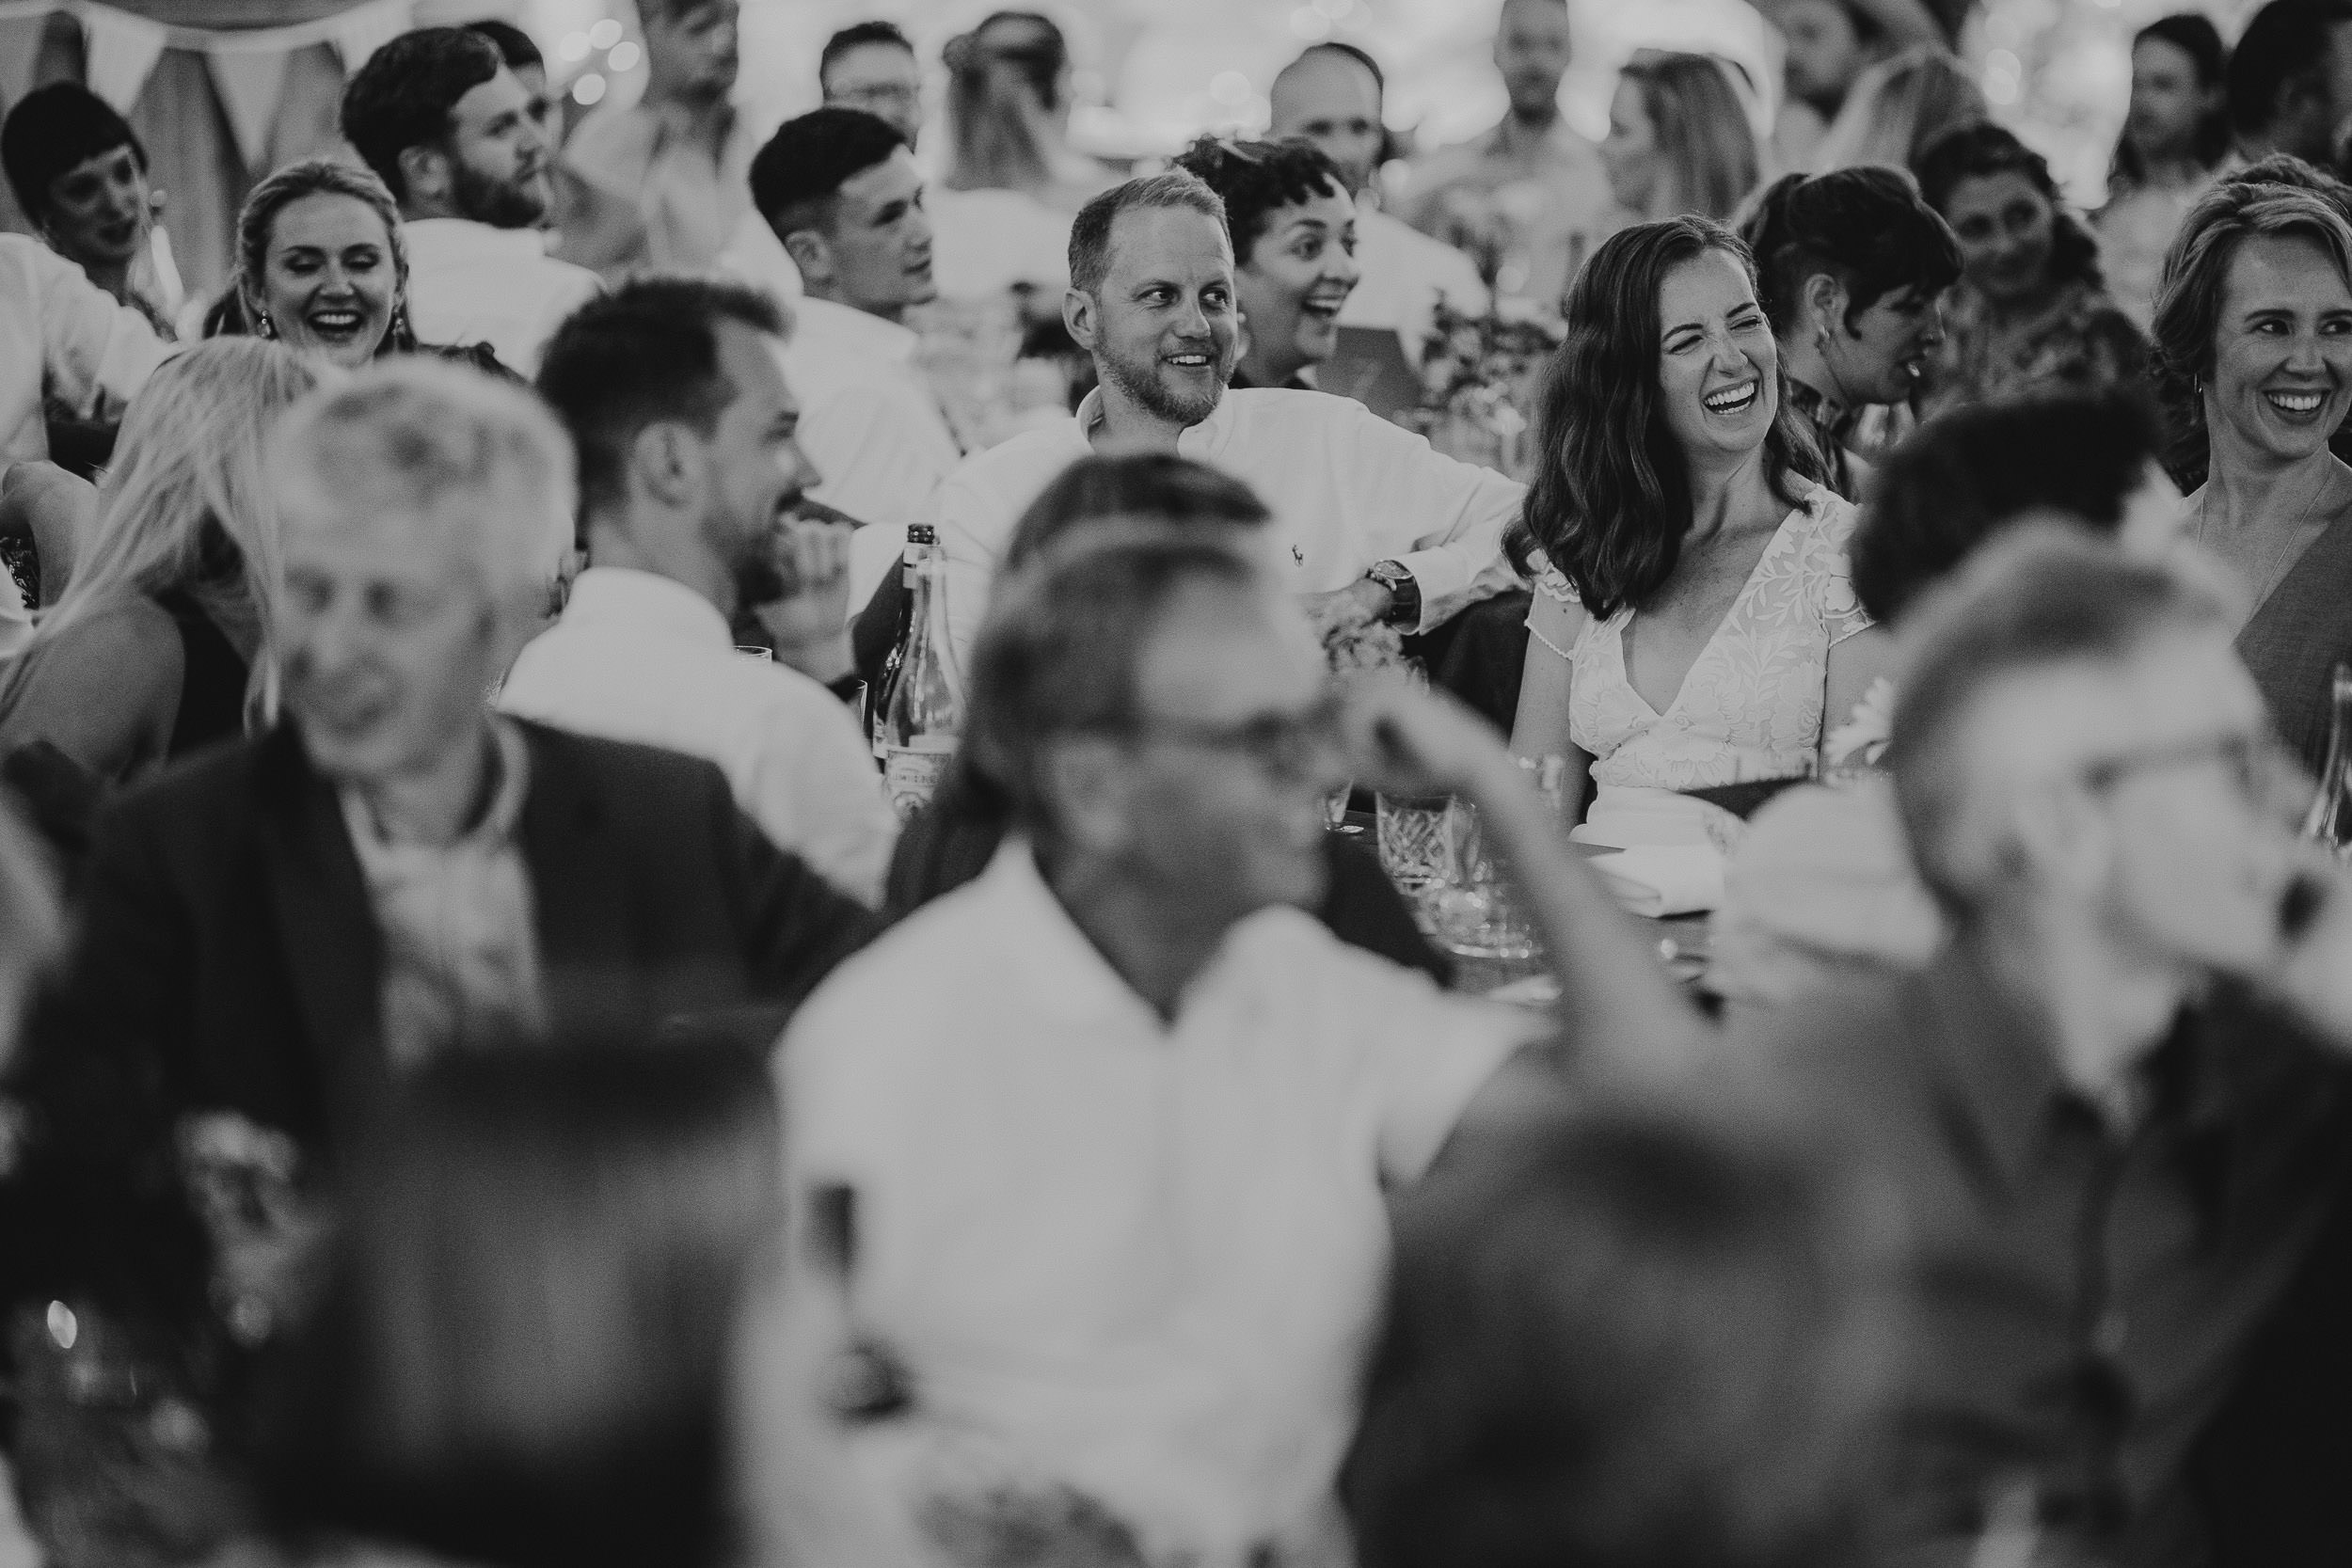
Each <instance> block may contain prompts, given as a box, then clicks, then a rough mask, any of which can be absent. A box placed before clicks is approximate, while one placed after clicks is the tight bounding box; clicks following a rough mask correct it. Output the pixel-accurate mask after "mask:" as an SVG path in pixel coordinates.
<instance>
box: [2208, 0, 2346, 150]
mask: <svg viewBox="0 0 2352 1568" xmlns="http://www.w3.org/2000/svg"><path fill="white" fill-rule="evenodd" d="M2346 22H2352V14H2347V13H2346V12H2345V10H2344V8H2343V7H2342V6H2341V5H2338V4H2336V3H2334V0H2268V3H2267V4H2265V5H2264V6H2263V7H2262V8H2260V9H2258V10H2256V11H2255V12H2254V14H2253V15H2252V16H2251V17H2249V18H2248V19H2247V23H2246V26H2245V27H2244V29H2243V30H2241V31H2240V32H2239V34H2238V36H2237V40H2236V42H2235V43H2234V44H2233V45H2232V47H2231V50H2230V64H2229V69H2228V71H2227V73H2226V74H2227V81H2226V87H2227V96H2228V106H2229V111H2230V129H2231V133H2232V135H2233V137H2234V139H2235V141H2236V144H2237V153H2238V156H2240V157H2241V158H2245V159H2248V160H2249V161H2258V160H2260V159H2262V158H2265V157H2267V156H2270V155H2272V154H2275V153H2285V154H2287V155H2288V156H2290V157H2295V158H2300V159H2302V160H2303V161H2304V162H2305V163H2308V164H2312V165H2315V166H2319V167H2322V168H2325V167H2328V166H2331V165H2333V164H2334V162H2335V159H2336V149H2337V134H2338V131H2339V129H2340V128H2341V127H2342V126H2343V124H2344V119H2345V117H2346V116H2347V115H2352V99H2348V98H2347V97H2346V87H2347V86H2352V84H2346V83H2344V82H2343V81H2341V80H2339V79H2338V77H2337V75H2336V71H2335V63H2336V60H2337V58H2338V57H2339V55H2340V52H2341V51H2343V50H2344V49H2345V48H2346V47H2347V46H2352V38H2347V37H2346V35H2345V33H2344V24H2345V23H2346Z"/></svg>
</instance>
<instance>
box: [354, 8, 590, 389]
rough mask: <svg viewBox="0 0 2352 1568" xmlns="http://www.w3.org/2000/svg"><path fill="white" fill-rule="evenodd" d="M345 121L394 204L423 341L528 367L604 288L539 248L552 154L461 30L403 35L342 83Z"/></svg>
mask: <svg viewBox="0 0 2352 1568" xmlns="http://www.w3.org/2000/svg"><path fill="white" fill-rule="evenodd" d="M342 128H343V135H344V137H345V139H347V140H348V141H349V142H350V143H351V145H352V146H354V147H356V148H358V150H359V156H360V157H362V158H364V159H366V160H367V164H368V166H369V167H370V168H372V169H373V170H375V172H376V174H377V175H378V176H379V177H381V178H382V180H383V182H384V183H385V184H387V185H389V187H391V192H392V195H393V196H394V197H395V198H398V200H399V202H400V214H401V218H402V220H403V221H402V225H401V229H402V233H403V236H404V237H405V240H406V241H407V247H408V318H409V321H410V323H411V325H414V326H415V327H416V329H417V337H418V339H419V340H420V341H423V342H425V343H428V344H431V345H434V346H437V347H438V346H455V345H462V344H469V343H488V344H489V345H490V347H491V349H492V350H493V351H494V352H496V354H497V355H498V356H499V358H500V360H501V362H502V363H504V364H505V365H506V366H507V368H508V369H510V370H513V371H516V372H519V373H521V374H523V375H530V374H532V373H533V372H536V371H537V370H538V368H539V351H540V350H541V348H542V347H544V346H545V345H546V343H547V341H548V335H549V334H551V333H553V332H554V330H555V328H556V326H557V325H558V324H559V323H561V322H562V321H563V320H564V317H566V316H568V315H570V314H571V313H572V312H573V311H574V310H576V309H579V308H580V306H581V305H582V304H584V303H586V302H587V301H588V300H590V299H593V298H595V297H596V293H598V291H599V290H600V289H601V287H602V285H601V284H600V283H599V282H598V281H597V278H596V274H595V273H593V272H590V271H588V270H587V269H586V268H585V267H576V266H573V265H572V264H570V263H569V262H567V261H556V260H555V259H554V258H553V257H551V256H549V255H548V253H547V236H546V235H545V234H544V233H543V232H542V231H541V230H540V229H539V227H538V225H539V223H540V222H541V221H542V220H543V219H544V218H546V216H547V215H548V209H549V208H550V206H551V205H552V204H553V202H554V199H555V188H554V186H553V184H552V183H550V182H549V177H548V166H549V162H548V160H549V154H548V145H547V143H546V142H545V141H544V140H542V139H541V138H540V135H539V131H538V127H537V125H536V124H535V123H534V122H533V121H532V117H531V95H530V94H529V93H528V92H526V91H524V90H523V86H522V84H521V83H520V82H518V81H516V79H515V73H514V72H513V71H508V70H507V69H506V67H505V65H504V63H503V62H501V60H500V58H499V52H498V49H497V47H496V46H495V45H493V44H492V43H491V42H490V40H487V39H485V38H484V37H482V36H481V35H480V34H478V33H473V32H469V31H468V30H467V29H465V28H463V27H421V28H419V29H417V30H416V31H415V32H412V33H404V34H402V35H401V36H400V37H399V38H396V39H394V40H392V41H391V42H389V43H388V44H386V45H385V46H384V47H383V48H381V49H379V50H377V51H376V52H375V53H374V54H373V55H370V56H369V57H368V63H367V64H365V65H363V66H361V67H360V68H359V72H358V75H356V76H354V77H353V78H352V79H351V85H350V86H349V87H345V88H344V89H343V103H342Z"/></svg>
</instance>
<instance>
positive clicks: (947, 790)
mask: <svg viewBox="0 0 2352 1568" xmlns="http://www.w3.org/2000/svg"><path fill="white" fill-rule="evenodd" d="M1270 520H1271V519H1270V518H1269V517H1268V515H1267V513H1266V509H1265V507H1264V505H1263V503H1262V502H1260V501H1259V499H1258V498H1257V497H1255V496H1253V495H1251V494H1250V493H1249V486H1248V485H1247V484H1244V483H1242V482H1241V481H1239V480H1237V479H1235V478H1233V477H1232V475H1230V474H1225V473H1220V472H1218V471H1217V470H1216V469H1215V468H1212V467H1209V466H1208V465H1206V464H1204V463H1195V462H1193V461H1191V460H1190V459H1189V458H1183V457H1177V456H1173V455H1171V454H1169V453H1167V452H1139V453H1134V454H1131V455H1129V456H1125V457H1082V458H1080V459H1078V461H1077V462H1075V463H1073V464H1072V465H1071V466H1070V467H1068V468H1066V469H1064V470H1063V472H1062V476H1061V477H1060V478H1059V479H1057V480H1056V481H1054V483H1051V484H1049V485H1047V486H1046V487H1045V493H1044V494H1043V495H1041V496H1040V497H1038V499H1036V501H1035V502H1033V503H1032V504H1031V505H1030V507H1029V510H1028V511H1027V512H1026V513H1025V514H1024V515H1022V518H1021V526H1020V527H1019V528H1018V529H1017V530H1015V531H1014V532H1013V536H1012V543H1011V545H1010V546H1008V547H1007V549H1006V551H1005V569H1006V570H1007V571H1008V572H1012V571H1018V570H1019V569H1020V568H1021V567H1023V566H1025V565H1026V564H1027V563H1028V562H1030V561H1031V560H1033V559H1035V558H1036V557H1037V556H1038V555H1039V554H1040V553H1041V552H1042V551H1044V550H1046V549H1048V548H1050V547H1052V546H1055V545H1057V543H1058V542H1059V541H1061V540H1063V539H1065V538H1068V537H1070V536H1072V535H1073V534H1079V533H1082V532H1083V531H1086V530H1088V529H1089V528H1094V527H1099V526H1101V525H1104V524H1110V523H1121V522H1136V521H1148V522H1152V523H1160V524H1166V525H1167V526H1168V527H1170V528H1178V529H1199V530H1201V531H1206V532H1210V533H1213V534H1216V535H1220V536H1229V537H1230V540H1231V542H1232V544H1233V546H1234V547H1236V548H1239V549H1252V548H1259V547H1262V546H1263V533H1264V530H1265V528H1266V525H1267V523H1268V522H1269V521H1270ZM1010 810H1011V805H1010V802H1009V800H1007V799H1006V797H1005V795H1004V793H1003V792H1002V791H1000V790H998V789H996V788H994V787H993V786H992V785H991V784H989V782H988V780H987V779H986V778H985V777H983V776H982V775H981V774H980V773H979V772H978V771H977V769H976V768H975V767H974V766H973V763H972V758H971V753H970V752H959V753H958V755H957V757H956V760H955V761H954V762H953V763H950V764H949V765H948V768H947V773H946V777H945V778H944V779H943V780H942V781H941V783H940V786H939V789H938V791H937V792H936V793H935V794H934V795H933V796H932V797H931V801H930V806H929V807H928V808H926V809H925V810H924V811H922V812H920V813H918V814H916V816H914V818H913V819H912V820H911V821H909V822H908V824H907V828H906V832H903V833H901V834H900V835H899V837H898V848H897V850H896V851H894V852H893V854H892V856H891V860H890V879H889V883H888V886H887V889H886V891H885V894H884V898H883V913H884V914H885V915H886V916H887V917H888V918H890V919H892V920H898V919H903V918H904V917H905V916H907V915H909V914H911V913H913V912H914V911H915V910H917V909H920V908H921V907H922V906H923V905H925V904H928V903H930V901H931V900H932V899H934V898H937V897H939V896H940V895H943V894H946V893H952V892H954V891H955V890H956V889H957V888H960V887H961V886H962V885H963V884H964V883H966V882H968V881H971V880H972V879H974V878H976V877H977V876H979V875H980V873H981V872H983V871H985V870H987V869H988V863H989V861H990V859H991V858H992V857H993V856H994V854H995V853H996V849H997V847H998V846H999V845H1000V844H1002V843H1003V842H1004V837H1005V833H1006V832H1007V829H1008V827H1009V814H1010ZM1324 850H1325V859H1326V861H1327V869H1328V881H1327V887H1326V889H1325V893H1324V896H1323V898H1322V900H1321V901H1320V902H1319V903H1317V904H1315V905H1313V906H1311V908H1312V910H1313V912H1314V914H1315V915H1316V917H1317V918H1318V919H1320V920H1322V921H1323V922H1324V924H1326V925H1327V926H1329V927H1331V934H1332V935H1333V936H1336V937H1338V938H1339V939H1340V940H1341V941H1342V942H1348V943H1351V944H1353V945H1354V946H1358V947H1361V948H1363V949H1364V950H1366V951H1367V952H1372V953H1377V954H1379V955H1380V956H1381V957H1382V958H1390V959H1392V960H1393V961H1395V962H1397V963H1400V964H1404V965H1406V966H1407V967H1408V968H1413V969H1419V970H1422V971H1424V972H1426V973H1427V974H1429V975H1430V976H1431V977H1432V978H1434V979H1436V980H1438V982H1439V983H1440V984H1444V983H1445V982H1446V981H1448V980H1449V979H1450V978H1451V977H1452V974H1453V965H1452V964H1451V963H1450V962H1448V961H1447V960H1446V959H1445V958H1442V957H1441V956H1440V955H1439V954H1438V951H1437V950H1436V949H1435V948H1433V947H1431V946H1430V945H1429V942H1428V939H1426V938H1425V937H1423V936H1422V934H1421V931H1420V928H1419V927H1416V926H1415V925H1414V924H1413V915H1412V911H1411V910H1410V909H1409V908H1408V907H1407V906H1406V903H1405V900H1404V899H1403V897H1402V896H1400V895H1398V893H1397V891H1396V887H1395V885H1394V884H1393V883H1391V881H1390V880H1389V878H1388V874H1387V873H1386V872H1385V871H1383V870H1382V869H1381V868H1380V862H1379V860H1378V859H1377V857H1375V855H1373V854H1372V853H1371V852H1369V851H1368V850H1367V849H1365V848H1364V847H1363V846H1361V845H1359V844H1355V843H1351V842H1349V841H1348V840H1346V839H1343V838H1342V837H1340V836H1339V835H1337V834H1333V835H1330V836H1329V837H1327V839H1326V840H1325V841H1324Z"/></svg>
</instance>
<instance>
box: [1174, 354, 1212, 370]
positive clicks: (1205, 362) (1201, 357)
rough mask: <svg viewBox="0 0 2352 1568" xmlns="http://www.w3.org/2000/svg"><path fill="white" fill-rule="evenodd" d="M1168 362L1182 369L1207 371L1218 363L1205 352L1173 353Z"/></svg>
mask: <svg viewBox="0 0 2352 1568" xmlns="http://www.w3.org/2000/svg"><path fill="white" fill-rule="evenodd" d="M1168 363H1169V364H1171V365H1173V366H1175V367H1176V368H1177V369H1178V370H1180V371H1205V370H1208V369H1209V368H1210V367H1211V366H1213V365H1214V364H1215V363H1216V361H1215V360H1213V359H1212V358H1210V357H1209V356H1207V355H1205V354H1171V355H1169V356H1168Z"/></svg>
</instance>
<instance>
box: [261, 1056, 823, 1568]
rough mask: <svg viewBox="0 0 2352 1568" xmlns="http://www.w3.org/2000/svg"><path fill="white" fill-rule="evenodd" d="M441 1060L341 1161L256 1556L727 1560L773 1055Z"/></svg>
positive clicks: (267, 1424) (320, 1564)
mask: <svg viewBox="0 0 2352 1568" xmlns="http://www.w3.org/2000/svg"><path fill="white" fill-rule="evenodd" d="M594 1045H595V1048H593V1049H580V1050H576V1051H565V1052H532V1051H518V1052H496V1053H465V1054H460V1055H455V1056H452V1057H449V1058H446V1059H443V1060H441V1061H437V1062H435V1063H433V1064H431V1065H429V1066H427V1067H426V1068H424V1069H421V1072H420V1073H419V1074H418V1077H417V1079H416V1081H415V1082H414V1083H413V1084H412V1085H407V1086H406V1087H405V1089H404V1090H403V1091H402V1092H401V1093H400V1094H399V1095H398V1096H397V1097H396V1098H395V1099H394V1101H393V1102H392V1104H391V1106H390V1107H389V1115H388V1117H387V1118H386V1123H385V1126H384V1127H383V1129H382V1130H381V1132H379V1133H378V1134H377V1136H376V1137H374V1138H373V1140H371V1142H370V1145H369V1147H368V1148H367V1149H366V1151H365V1153H364V1156H363V1157H362V1158H361V1159H360V1160H359V1161H358V1162H357V1165H356V1168H355V1169H353V1170H351V1171H349V1172H348V1173H346V1174H345V1176H344V1178H343V1180H342V1181H341V1183H340V1184H339V1193H338V1196H339V1198H340V1205H341V1211H342V1212H341V1213H340V1215H339V1225H338V1233H337V1235H336V1236H335V1237H334V1239H333V1241H332V1243H331V1245H330V1248H329V1256H328V1258H326V1259H325V1260H324V1261H325V1263H326V1275H327V1279H326V1289H325V1291H324V1296H325V1299H324V1301H323V1303H322V1305H321V1307H320V1309H319V1310H318V1312H317V1314H316V1318H315V1321H314V1322H312V1323H310V1324H308V1325H306V1326H305V1328H304V1329H303V1330H302V1331H301V1332H300V1333H299V1334H298V1335H297V1337H296V1338H295V1340H294V1343H293V1344H291V1345H289V1346H288V1347H287V1348H286V1350H285V1352H284V1353H283V1354H281V1355H280V1357H279V1358H278V1361H277V1363H276V1366H275V1368H274V1369H273V1371H274V1386H272V1387H271V1388H270V1389H269V1390H267V1391H266V1393H265V1397H264V1398H263V1400H262V1411H263V1415H262V1420H261V1422H260V1426H261V1433H260V1436H259V1439H258V1441H257V1442H256V1444H255V1445H254V1446H255V1447H256V1449H258V1450H259V1461H258V1464H257V1469H258V1470H259V1476H258V1478H257V1481H258V1487H257V1489H258V1490H259V1491H260V1493H261V1494H262V1512H263V1514H264V1520H265V1533H266V1535H267V1536H268V1537H269V1538H271V1539H272V1540H273V1541H274V1542H275V1543H276V1544H278V1545H279V1546H280V1547H281V1551H280V1552H279V1553H278V1554H273V1555H271V1556H270V1557H268V1558H266V1559H260V1560H247V1561H250V1562H251V1568H310V1565H317V1568H326V1565H327V1564H330V1563H333V1564H344V1565H347V1568H358V1564H359V1563H364V1562H381V1563H387V1564H389V1562H392V1561H394V1560H400V1561H411V1560H416V1559H412V1558H410V1557H409V1556H407V1554H408V1553H413V1552H429V1553H432V1554H435V1555H434V1558H433V1560H436V1561H449V1562H473V1563H490V1564H517V1565H519V1564H548V1565H553V1564H557V1563H564V1564H572V1565H576V1568H597V1565H603V1568H622V1565H625V1564H637V1565H642V1564H647V1563H655V1562H660V1563H663V1564H667V1565H671V1568H718V1565H719V1564H720V1563H722V1562H724V1561H726V1560H728V1559H727V1557H726V1556H725V1541H726V1535H727V1530H728V1524H729V1514H730V1513H731V1512H732V1510H731V1509H730V1507H729V1499H728V1497H727V1493H728V1490H729V1485H728V1469H729V1465H728V1460H727V1455H726V1452H725V1449H726V1444H725V1440H724V1433H723V1424H724V1419H723V1418H724V1409H725V1396H726V1392H727V1380H728V1378H729V1376H730V1373H731V1370H732V1369H731V1365H730V1363H731V1361H732V1359H733V1358H732V1357H731V1356H730V1355H729V1354H728V1343H729V1340H730V1339H731V1338H732V1337H733V1332H734V1324H735V1323H736V1320H737V1318H738V1316H739V1313H740V1312H741V1310H742V1307H743V1305H744V1302H745V1300H746V1298H747V1295H748V1292H749V1291H750V1288H751V1286H752V1282H753V1280H754V1278H755V1275H756V1273H757V1272H758V1271H759V1270H760V1269H762V1268H763V1267H768V1266H771V1265H769V1264H768V1263H767V1262H766V1259H767V1258H768V1257H769V1255H770V1254H771V1252H772V1250H773V1249H774V1247H775V1238H776V1236H777V1235H778V1233H779V1232H780V1231H781V1230H782V1227H783V1225H784V1221H785V1212H784V1204H783V1193H782V1191H781V1185H780V1171H781V1167H780V1164H779V1159H780V1155H781V1150H780V1148H779V1147H778V1140H777V1116H776V1105H775V1096H774V1091H773V1089H772V1088H771V1086H770V1084H769V1081H768V1076H767V1074H766V1072H765V1071H764V1070H763V1068H762V1065H761V1062H760V1058H759V1056H758V1055H757V1054H756V1053H752V1052H748V1051H736V1050H726V1049H723V1048H717V1047H713V1046H710V1045H707V1044H705V1043H698V1042H689V1041H664V1042H661V1043H660V1044H648V1043H643V1042H636V1041H626V1040H624V1041H614V1042H609V1043H608V1042H603V1041H596V1042H594ZM231 1560H237V1559H231Z"/></svg>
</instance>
